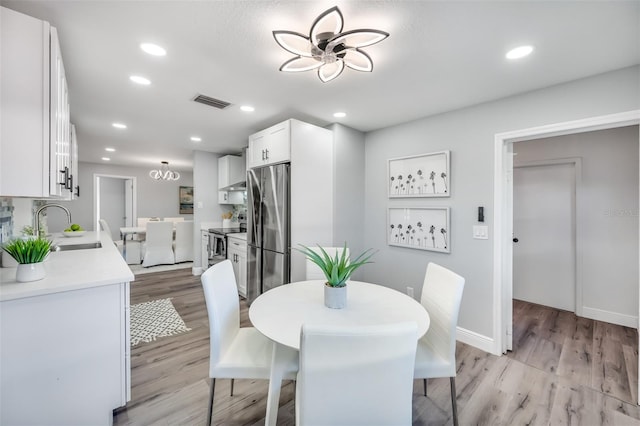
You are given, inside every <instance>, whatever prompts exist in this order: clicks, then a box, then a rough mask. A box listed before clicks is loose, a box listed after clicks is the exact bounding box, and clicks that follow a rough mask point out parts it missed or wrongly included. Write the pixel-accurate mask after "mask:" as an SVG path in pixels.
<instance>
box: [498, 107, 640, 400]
mask: <svg viewBox="0 0 640 426" xmlns="http://www.w3.org/2000/svg"><path fill="white" fill-rule="evenodd" d="M637 124H640V110H632V111H626V112H621V113H617V114H609V115H601V116H596V117H591V118H586V119H581V120H574V121H566V122H562V123H556V124H549V125H545V126H539V127H532V128H527V129H521V130H515V131H510V132H504V133H497V134H496V135H495V138H494V178H493V183H494V187H493V194H494V199H493V207H494V216H493V227H494V235H495V240H494V244H493V306H494V311H493V335H494V348H493V351H494V353H495V354H501V353H505V352H506V351H507V341H508V337H509V335H508V333H509V332H512V331H511V330H510V328H511V325H512V322H513V312H512V301H511V300H510V299H508V298H507V297H509V296H511V295H512V294H513V250H512V241H511V239H512V234H513V143H515V142H521V141H525V140H535V139H541V138H548V137H552V136H561V135H568V134H576V133H583V132H590V131H595V130H604V129H612V128H616V127H624V126H632V125H637ZM639 161H640V158H639ZM638 179H639V182H640V176H639V178H638ZM638 207H640V205H639V206H638ZM639 223H640V218H639ZM638 240H639V241H640V234H639V235H638ZM638 264H639V265H640V257H639V258H638ZM639 287H640V283H639ZM638 302H639V306H640V300H639V301H638ZM638 314H639V317H640V308H639V313H638ZM508 327H509V328H508ZM639 387H640V384H639ZM639 401H640V394H639Z"/></svg>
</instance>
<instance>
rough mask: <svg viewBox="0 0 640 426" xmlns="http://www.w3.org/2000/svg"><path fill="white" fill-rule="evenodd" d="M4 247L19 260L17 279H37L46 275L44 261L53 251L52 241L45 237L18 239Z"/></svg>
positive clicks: (22, 280) (21, 280)
mask: <svg viewBox="0 0 640 426" xmlns="http://www.w3.org/2000/svg"><path fill="white" fill-rule="evenodd" d="M2 249H3V250H4V251H6V252H7V253H9V255H10V256H11V257H13V258H14V259H15V261H16V262H18V268H17V270H16V281H19V282H27V281H37V280H41V279H43V278H44V277H45V269H44V265H43V263H42V262H44V259H45V258H46V257H47V255H48V254H49V252H50V251H51V241H49V240H46V239H44V238H30V239H16V240H13V241H10V242H8V243H7V244H5V245H4V246H3V247H2Z"/></svg>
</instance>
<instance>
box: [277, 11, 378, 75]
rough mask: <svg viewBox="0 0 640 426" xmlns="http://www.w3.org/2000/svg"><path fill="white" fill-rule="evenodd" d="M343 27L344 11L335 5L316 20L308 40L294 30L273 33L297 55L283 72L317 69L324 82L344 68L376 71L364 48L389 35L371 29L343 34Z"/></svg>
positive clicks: (283, 65)
mask: <svg viewBox="0 0 640 426" xmlns="http://www.w3.org/2000/svg"><path fill="white" fill-rule="evenodd" d="M343 28H344V19H343V17H342V12H340V9H338V6H334V7H332V8H331V9H329V10H327V11H325V12H324V13H322V14H321V15H320V16H318V18H316V20H315V21H314V22H313V25H311V31H309V36H308V37H307V36H305V35H303V34H300V33H296V32H294V31H274V32H273V37H274V38H275V39H276V42H277V43H278V44H279V45H280V47H282V48H283V49H284V50H286V51H287V52H291V53H293V54H294V55H296V56H295V58H293V59H289V60H288V61H287V62H285V63H284V64H282V66H281V67H280V71H286V72H301V71H311V70H315V69H317V70H318V77H319V78H320V80H322V82H323V83H326V82H328V81H331V80H333V79H334V78H336V77H338V76H339V75H340V74H341V73H342V71H343V70H344V67H345V66H347V67H348V68H351V69H353V70H356V71H365V72H371V71H373V62H372V61H371V58H370V57H369V55H367V54H366V53H365V52H363V51H362V50H361V49H362V48H363V47H367V46H371V45H373V44H376V43H379V42H381V41H382V40H384V39H385V38H387V37H389V33H386V32H384V31H380V30H371V29H360V30H350V31H344V32H343V31H342V30H343Z"/></svg>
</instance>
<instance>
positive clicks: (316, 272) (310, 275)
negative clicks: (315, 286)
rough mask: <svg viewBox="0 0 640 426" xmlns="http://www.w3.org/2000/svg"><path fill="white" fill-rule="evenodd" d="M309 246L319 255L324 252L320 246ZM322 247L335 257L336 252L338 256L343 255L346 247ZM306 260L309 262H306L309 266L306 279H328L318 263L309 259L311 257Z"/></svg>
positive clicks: (307, 266)
mask: <svg viewBox="0 0 640 426" xmlns="http://www.w3.org/2000/svg"><path fill="white" fill-rule="evenodd" d="M309 248H310V249H311V250H312V251H314V252H315V253H318V254H319V255H321V256H322V252H321V251H320V248H319V247H309ZM322 248H323V249H324V251H325V252H327V255H329V257H334V256H335V255H336V253H338V257H339V256H342V251H343V250H344V247H322ZM346 256H347V257H349V248H347V252H346ZM306 262H307V263H306V268H307V269H306V279H307V280H324V279H326V277H325V276H324V273H323V272H322V270H321V269H320V267H319V266H318V265H316V264H315V263H313V262H312V261H311V260H309V258H307V260H306Z"/></svg>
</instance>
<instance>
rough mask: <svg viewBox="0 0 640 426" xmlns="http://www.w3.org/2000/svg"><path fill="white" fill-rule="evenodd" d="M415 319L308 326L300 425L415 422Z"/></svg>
mask: <svg viewBox="0 0 640 426" xmlns="http://www.w3.org/2000/svg"><path fill="white" fill-rule="evenodd" d="M417 339H418V331H417V325H416V323H415V322H412V321H411V322H402V323H395V324H383V325H379V326H360V327H345V326H336V325H313V324H304V325H303V326H302V332H301V337H300V371H299V372H298V380H297V383H296V424H298V425H301V426H314V425H317V426H324V425H332V426H338V425H344V426H357V425H368V426H370V425H410V424H411V413H412V392H413V385H412V384H413V362H414V360H415V356H416V341H417Z"/></svg>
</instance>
